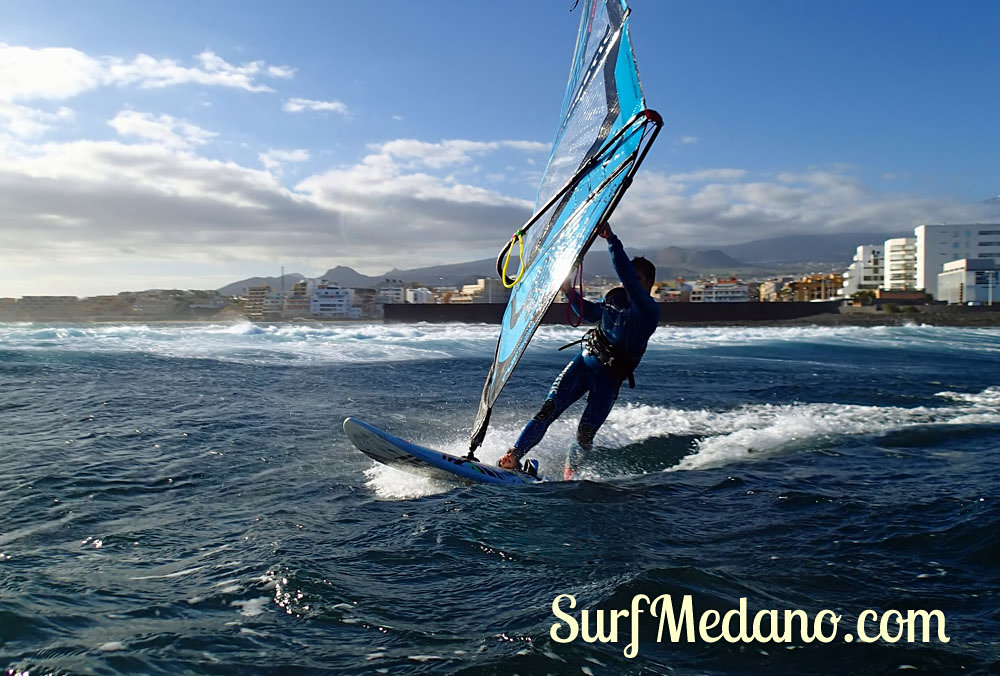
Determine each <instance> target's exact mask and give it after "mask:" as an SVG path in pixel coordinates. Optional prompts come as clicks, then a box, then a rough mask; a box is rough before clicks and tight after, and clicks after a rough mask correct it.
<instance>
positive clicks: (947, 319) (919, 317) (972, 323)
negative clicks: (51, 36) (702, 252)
mask: <svg viewBox="0 0 1000 676" xmlns="http://www.w3.org/2000/svg"><path fill="white" fill-rule="evenodd" d="M432 307H433V306H432ZM466 307H468V306H466ZM720 309H722V308H720ZM402 323H414V324H415V323H458V324H499V320H498V321H489V320H484V318H483V317H482V316H477V317H474V318H463V317H462V316H461V315H460V314H455V315H453V316H449V317H448V318H447V319H443V318H441V317H436V316H426V317H419V316H412V317H410V318H409V319H408V320H400V319H389V318H387V319H318V318H313V319H306V320H267V321H259V320H249V319H246V318H245V317H233V316H226V317H217V318H213V317H188V318H169V319H167V318H162V319H153V318H145V319H136V318H131V317H129V318H121V319H109V318H101V319H85V318H70V317H65V318H55V317H48V318H39V319H0V324H39V325H49V326H65V325H71V326H78V325H95V326H114V325H143V324H146V325H151V326H152V325H183V324H223V325H235V324H254V325H256V326H295V325H330V324H333V325H340V326H350V325H364V324H374V325H382V324H402ZM545 323H546V324H565V323H566V322H565V320H564V319H563V320H562V321H558V320H556V321H553V320H550V321H546V322H545ZM914 325H917V326H920V325H923V326H952V327H966V328H993V327H1000V306H996V307H995V308H988V307H976V308H968V307H957V306H923V307H919V306H918V308H917V310H916V311H899V312H887V311H884V310H875V309H874V308H860V309H847V310H846V311H845V310H844V309H840V311H837V310H834V311H832V312H830V311H827V312H821V313H817V314H811V315H807V316H801V317H790V318H784V319H780V318H760V319H751V318H738V317H729V318H726V317H720V318H719V319H706V318H698V319H692V320H681V319H671V318H667V319H664V320H662V321H661V322H660V326H675V327H677V326H690V327H696V326H706V327H725V326H733V327H747V326H776V327H782V326H858V327H866V326H870V327H881V326H914Z"/></svg>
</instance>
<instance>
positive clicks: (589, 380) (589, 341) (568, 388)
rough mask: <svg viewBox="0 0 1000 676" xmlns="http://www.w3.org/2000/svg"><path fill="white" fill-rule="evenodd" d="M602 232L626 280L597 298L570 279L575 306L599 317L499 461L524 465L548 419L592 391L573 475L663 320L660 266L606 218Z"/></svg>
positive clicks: (567, 289)
mask: <svg viewBox="0 0 1000 676" xmlns="http://www.w3.org/2000/svg"><path fill="white" fill-rule="evenodd" d="M598 234H599V235H600V236H601V237H603V238H605V239H606V240H607V241H608V249H609V250H610V252H611V260H612V263H613V264H614V268H615V272H616V273H618V278H619V279H620V280H621V282H622V286H620V287H616V288H614V289H612V290H611V291H609V292H608V293H607V294H606V295H605V297H604V299H603V300H602V301H600V302H598V303H593V302H591V301H588V300H585V299H584V298H582V297H581V296H580V294H579V293H578V292H577V291H576V290H575V289H573V287H572V283H571V282H569V281H568V280H567V281H566V282H564V283H563V285H562V291H563V293H565V294H566V295H567V297H568V298H569V303H570V307H571V308H573V310H574V311H575V312H577V314H579V316H580V317H581V318H582V319H583V320H585V321H587V322H592V323H593V322H597V323H598V325H597V326H596V327H594V328H593V329H591V330H590V331H589V332H588V333H587V335H586V336H584V338H583V340H582V341H580V342H581V343H582V345H583V347H582V350H581V352H580V354H578V355H577V356H576V357H575V358H574V359H573V360H572V361H571V362H570V363H569V364H567V365H566V368H564V369H563V371H562V373H560V374H559V376H558V377H557V378H556V379H555V382H553V383H552V387H551V389H550V390H549V394H548V396H547V397H546V399H545V402H544V403H543V404H542V407H541V409H540V410H539V411H538V413H536V414H535V417H534V418H533V419H532V420H530V421H529V422H528V424H527V425H525V427H524V430H523V431H522V432H521V435H520V436H519V437H518V439H517V441H516V442H515V444H514V447H513V448H511V449H510V450H509V451H507V454H506V455H504V456H503V457H502V458H501V459H500V462H499V463H498V464H499V465H500V467H503V468H505V469H515V468H518V467H520V461H521V458H523V457H524V456H525V455H526V454H527V453H528V451H530V450H531V449H532V448H534V447H535V446H536V445H537V444H538V442H540V441H541V440H542V437H544V436H545V432H546V431H547V430H548V428H549V425H551V424H552V422H553V421H554V420H555V419H556V418H558V417H559V416H560V415H562V413H563V412H564V411H565V410H566V409H567V408H569V407H570V406H571V405H572V404H573V403H575V402H576V401H577V400H578V399H580V397H582V396H583V395H584V393H587V405H586V407H585V408H584V411H583V415H582V416H580V423H579V425H578V427H577V431H576V440H577V445H576V446H575V447H573V448H571V449H570V452H569V454H568V455H567V456H566V466H565V469H564V475H565V477H566V478H567V479H569V478H572V476H573V474H574V473H575V472H576V469H577V467H578V466H579V463H580V461H581V460H582V456H583V454H585V453H586V452H587V451H589V450H590V449H591V448H592V447H593V444H594V436H595V435H596V434H597V430H599V429H600V427H601V425H602V424H604V421H605V420H606V419H607V417H608V414H609V413H610V412H611V407H612V406H614V403H615V400H616V399H617V398H618V391H619V389H620V388H621V385H622V383H623V382H624V381H628V382H629V386H630V387H634V383H635V381H634V379H633V376H632V372H633V371H634V370H635V368H636V366H638V365H639V360H640V359H642V355H643V354H644V353H645V351H646V344H647V343H648V341H649V337H650V336H652V335H653V332H654V331H655V330H656V325H657V323H658V322H659V320H660V308H659V306H658V305H657V304H656V301H654V300H653V298H652V296H650V295H649V294H650V291H651V290H652V288H653V282H654V281H655V278H656V267H655V266H654V265H653V264H652V263H651V262H650V261H648V260H646V259H645V258H641V257H639V258H633V259H632V260H631V261H630V260H629V258H628V255H627V254H626V253H625V248H624V247H623V246H622V243H621V241H620V240H619V239H618V237H617V236H616V235H615V234H614V233H613V232H612V231H611V227H610V226H609V225H608V224H607V223H605V224H604V225H602V226H601V229H600V230H599V231H598Z"/></svg>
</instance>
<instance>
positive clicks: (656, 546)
mask: <svg viewBox="0 0 1000 676" xmlns="http://www.w3.org/2000/svg"><path fill="white" fill-rule="evenodd" d="M579 334H580V331H579V330H574V329H571V328H561V327H560V328H555V327H546V328H543V329H542V330H541V331H540V332H539V334H538V336H536V339H535V341H534V342H533V343H532V346H531V347H530V348H529V350H528V352H527V354H526V357H525V359H524V360H523V361H522V363H521V365H520V366H519V368H518V370H517V372H516V373H515V375H514V377H513V378H512V380H511V382H510V383H509V385H508V387H507V389H506V390H505V391H504V394H503V395H502V397H501V400H500V402H499V404H498V406H497V408H496V410H495V412H494V416H493V425H492V427H491V432H490V434H489V435H488V436H487V439H486V443H485V445H484V447H483V449H482V453H481V457H482V458H483V459H489V460H495V459H497V458H498V457H499V456H500V455H501V454H502V453H503V451H504V450H505V449H506V448H507V447H508V446H509V445H510V444H511V443H512V441H513V440H514V438H515V437H516V435H517V433H518V431H519V430H520V428H521V426H522V424H523V423H524V422H525V421H526V420H527V419H528V418H530V417H531V416H532V415H533V414H534V412H535V410H536V409H537V407H538V405H539V404H540V403H541V401H542V399H543V398H544V395H545V392H546V391H547V389H548V387H549V384H550V383H551V381H552V379H553V378H554V377H555V376H556V375H557V373H558V372H559V371H560V369H561V368H562V366H563V364H564V363H565V362H566V361H567V360H568V358H569V356H570V355H568V354H567V352H566V351H563V352H558V351H557V349H556V348H558V347H559V346H560V345H562V344H563V343H566V342H568V341H570V340H572V339H574V338H575V337H577V336H578V335H579ZM495 341H496V327H491V326H474V325H378V324H315V325H281V326H255V325H251V324H231V325H222V324H220V325H210V324H191V325H184V324H162V325H149V326H142V325H41V324H0V668H2V669H3V670H4V671H5V673H7V674H10V675H13V674H28V673H30V674H32V675H40V674H278V673H281V674H369V673H383V674H590V675H596V674H895V673H911V672H914V673H930V674H968V673H1000V441H998V438H1000V331H998V330H995V329H968V328H942V327H928V326H903V327H882V328H858V327H809V326H800V327H780V328H776V327H759V328H749V327H730V328H718V327H716V328H673V327H662V328H661V329H660V330H659V331H658V332H657V334H656V335H655V337H654V339H653V341H652V343H651V346H650V349H649V352H648V353H647V355H646V357H645V359H644V361H643V363H642V365H641V367H640V368H639V370H638V371H637V374H636V375H637V381H638V386H637V388H636V389H635V390H628V389H627V387H626V388H624V389H623V390H622V395H621V397H620V399H619V402H618V405H617V406H616V408H615V410H614V411H613V412H612V414H611V417H610V418H609V420H608V422H607V424H606V425H605V427H604V428H603V429H602V430H601V432H600V434H599V435H598V438H597V444H598V448H597V449H596V450H595V452H594V454H593V455H592V456H591V458H590V460H589V462H588V464H587V466H586V467H585V468H584V472H583V474H582V476H583V480H581V481H572V482H566V481H552V482H547V483H542V484H539V485H534V486H523V487H497V486H487V485H474V486H466V485H461V484H451V483H445V482H439V481H434V480H430V479H425V478H420V477H415V476H411V475H408V474H404V473H401V472H399V471H397V470H392V469H389V468H386V467H382V466H376V465H375V464H374V463H373V462H372V461H371V460H369V459H368V458H367V457H365V456H363V455H362V454H361V453H359V452H357V451H356V450H355V449H354V448H353V447H352V446H351V444H350V442H349V441H348V440H347V439H346V437H345V436H344V433H343V431H342V428H341V422H342V420H343V419H344V418H345V417H346V416H357V417H359V418H361V419H363V420H366V421H368V422H371V423H373V424H375V425H378V426H380V427H383V428H384V429H386V430H388V431H390V432H393V433H396V434H398V435H400V436H404V437H406V438H408V439H410V440H411V441H414V442H417V443H421V444H424V445H427V446H431V447H435V448H439V449H441V450H445V451H450V452H453V453H463V452H464V451H465V450H466V446H467V442H466V439H467V435H468V432H469V428H470V427H471V424H472V420H473V418H474V416H475V413H476V405H477V403H478V398H479V392H480V389H481V387H482V382H483V380H484V378H485V375H486V372H487V370H488V368H489V362H490V359H491V357H492V355H493V351H494V347H495ZM580 410H581V405H580V404H578V405H577V406H575V407H574V408H572V409H570V411H569V412H568V413H567V415H566V416H565V418H564V419H563V420H560V421H558V422H557V423H556V424H555V425H553V427H552V429H551V430H550V433H549V435H548V437H546V439H545V440H544V441H543V443H542V445H541V446H539V448H538V453H537V457H538V458H539V459H540V461H541V464H542V471H543V473H550V474H553V475H556V476H558V475H559V474H560V469H561V464H562V457H563V455H564V454H565V452H566V450H567V448H568V447H569V445H570V444H571V443H572V440H573V438H574V430H575V422H576V418H577V417H578V416H579V413H580ZM561 595H565V596H561ZM643 595H644V596H643ZM557 597H561V599H562V601H561V602H560V604H559V605H558V606H557V608H558V609H560V610H561V612H564V613H566V614H567V617H568V618H570V620H572V622H570V621H569V620H564V619H562V618H560V617H557V616H556V615H555V614H554V608H553V604H554V601H555V600H556V599H557ZM569 597H572V599H573V601H574V603H575V607H574V608H572V609H571V608H570V606H569ZM643 598H648V599H649V600H650V601H651V602H652V601H655V600H657V599H659V610H660V612H659V614H658V615H657V614H656V613H655V612H654V611H655V607H652V606H651V604H646V605H643V603H644V602H643V601H642V599H643ZM685 599H686V600H687V603H688V604H689V608H690V611H691V612H690V613H689V616H690V617H692V618H693V624H691V625H690V626H692V627H693V630H692V631H693V634H694V635H693V640H692V641H688V640H686V638H687V635H686V634H684V633H683V632H681V633H680V634H678V635H677V636H676V637H674V638H672V637H671V635H670V632H669V631H663V632H661V631H660V626H659V623H660V622H662V621H664V620H665V618H666V617H667V611H666V602H667V600H669V601H670V603H671V604H672V606H671V607H672V608H673V611H674V612H676V613H677V618H678V619H677V622H678V623H679V624H678V626H680V627H683V626H688V625H684V624H683V623H684V622H687V620H686V619H685V617H686V616H684V615H682V614H680V611H681V610H682V609H683V604H684V602H685ZM741 599H745V600H744V601H743V602H742V603H743V605H744V606H745V607H746V612H745V613H744V616H745V621H744V624H745V625H747V628H746V631H751V630H752V629H753V628H754V627H755V626H756V628H757V629H759V630H760V633H759V634H756V635H750V636H744V637H743V638H742V639H740V638H739V637H731V638H735V639H737V640H733V641H730V640H727V639H726V638H725V637H724V636H723V637H721V638H720V634H721V632H722V627H723V626H725V627H726V628H727V630H731V632H735V631H736V630H737V629H738V624H739V622H738V620H739V615H738V614H735V613H736V612H737V610H738V609H739V608H740V607H741ZM633 604H637V605H636V607H637V608H638V610H639V614H636V615H621V614H618V615H616V616H614V617H616V618H617V624H616V627H617V634H616V636H615V637H614V638H615V640H611V638H612V637H611V634H610V629H609V627H610V626H611V624H612V621H611V618H612V611H627V610H630V609H631V608H632V607H633ZM583 610H586V611H587V618H586V621H585V618H584V616H583V613H582V611H583ZM768 610H772V611H774V613H773V614H771V615H768V614H767V613H766V612H765V611H768ZM794 610H798V611H801V613H800V615H795V614H789V615H787V616H786V615H785V614H784V612H785V611H794ZM731 611H732V612H731ZM823 611H826V613H824V612H823ZM894 611H895V612H894ZM922 611H924V612H922ZM932 611H937V612H936V613H932ZM713 612H714V613H715V615H713V614H712V613H713ZM758 613H761V616H758V615H757V614H758ZM727 614H729V615H727ZM724 616H728V617H729V618H730V619H729V620H725V621H722V620H721V619H720V618H722V617H724ZM803 616H804V617H806V618H807V619H806V620H802V619H801V618H802V617H803ZM761 617H763V620H762V619H761ZM598 618H601V620H602V622H603V625H602V626H600V627H599V626H597V619H598ZM623 618H624V619H623ZM633 618H637V619H636V626H637V629H638V631H637V632H632V630H631V621H632V619H633ZM755 618H756V619H755ZM817 618H818V619H817ZM832 618H837V619H836V622H835V621H834V620H833V619H832ZM673 619H674V616H673V615H671V620H673ZM772 619H774V624H773V626H772V624H771V620H772ZM900 620H903V624H900ZM925 620H926V621H925ZM699 623H701V624H704V625H705V628H704V631H702V628H701V624H699ZM880 623H881V624H880ZM907 623H909V624H907ZM571 624H575V625H576V628H577V629H578V631H577V635H576V636H575V638H574V639H573V640H568V639H569V638H570V636H571ZM553 625H557V626H556V627H555V629H553ZM921 625H925V626H921ZM859 626H860V627H861V629H862V630H865V631H866V632H867V633H866V634H865V639H864V640H862V637H861V636H860V635H859V634H858V631H857V629H858V627H859ZM817 627H818V629H817V631H816V633H815V635H814V633H813V629H814V628H817ZM883 627H884V628H885V631H884V632H882V631H881V629H882V628H883ZM907 627H910V628H913V629H914V631H913V632H912V640H911V639H910V638H909V637H908V635H907V631H906V628H907ZM804 628H805V629H807V630H806V631H804V630H803V629H804ZM924 628H926V629H927V631H926V632H924V631H923V629H924ZM771 630H773V632H772V631H771ZM824 632H825V633H824ZM848 634H850V635H851V637H852V639H853V640H850V639H847V638H846V636H847V635H848ZM765 637H766V638H768V640H766V641H765V640H759V639H762V638H765ZM827 637H828V638H827ZM675 639H676V640H675ZM821 639H822V640H821ZM630 643H632V644H633V647H634V648H635V650H634V652H633V656H631V657H628V656H626V655H627V653H628V652H629V650H628V648H629V645H630Z"/></svg>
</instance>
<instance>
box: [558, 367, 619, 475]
mask: <svg viewBox="0 0 1000 676" xmlns="http://www.w3.org/2000/svg"><path fill="white" fill-rule="evenodd" d="M590 375H591V378H590V383H589V384H590V394H589V395H587V406H586V407H585V408H584V409H583V415H581V416H580V424H579V425H578V426H577V428H576V444H574V445H573V446H571V447H570V449H569V452H568V453H567V454H566V466H565V468H564V470H563V475H564V476H565V477H566V478H567V479H568V478H570V477H572V475H573V474H575V473H576V471H577V468H579V466H580V464H581V463H582V462H583V460H584V458H585V457H586V455H587V454H588V453H589V452H590V449H592V448H593V447H594V437H595V436H597V431H598V430H599V429H601V425H603V424H604V421H605V420H607V419H608V415H609V414H610V413H611V409H612V407H613V406H614V405H615V400H617V399H618V380H617V378H615V377H614V376H613V375H612V374H611V372H610V371H609V370H608V369H606V368H604V367H601V369H600V370H596V369H592V370H591V372H590Z"/></svg>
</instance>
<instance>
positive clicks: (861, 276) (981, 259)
mask: <svg viewBox="0 0 1000 676" xmlns="http://www.w3.org/2000/svg"><path fill="white" fill-rule="evenodd" d="M998 259H1000V224H997V223H992V224H990V223H986V224H984V223H974V224H960V225H944V224H942V225H918V226H917V227H916V228H915V229H914V236H913V237H900V238H894V239H888V240H886V241H885V242H884V243H882V244H864V245H862V246H859V247H858V250H857V252H856V253H855V255H854V260H853V262H852V263H851V265H850V267H848V269H847V271H846V272H845V273H844V282H843V288H842V290H841V292H840V295H841V296H842V297H845V298H850V297H852V296H853V295H855V294H856V293H857V292H859V291H866V290H869V291H877V290H887V291H921V292H924V293H926V294H929V295H930V296H932V297H933V298H934V299H935V300H939V301H945V302H948V303H976V304H978V303H992V302H993V297H994V295H995V288H996V287H997V286H998V282H1000V268H998Z"/></svg>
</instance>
